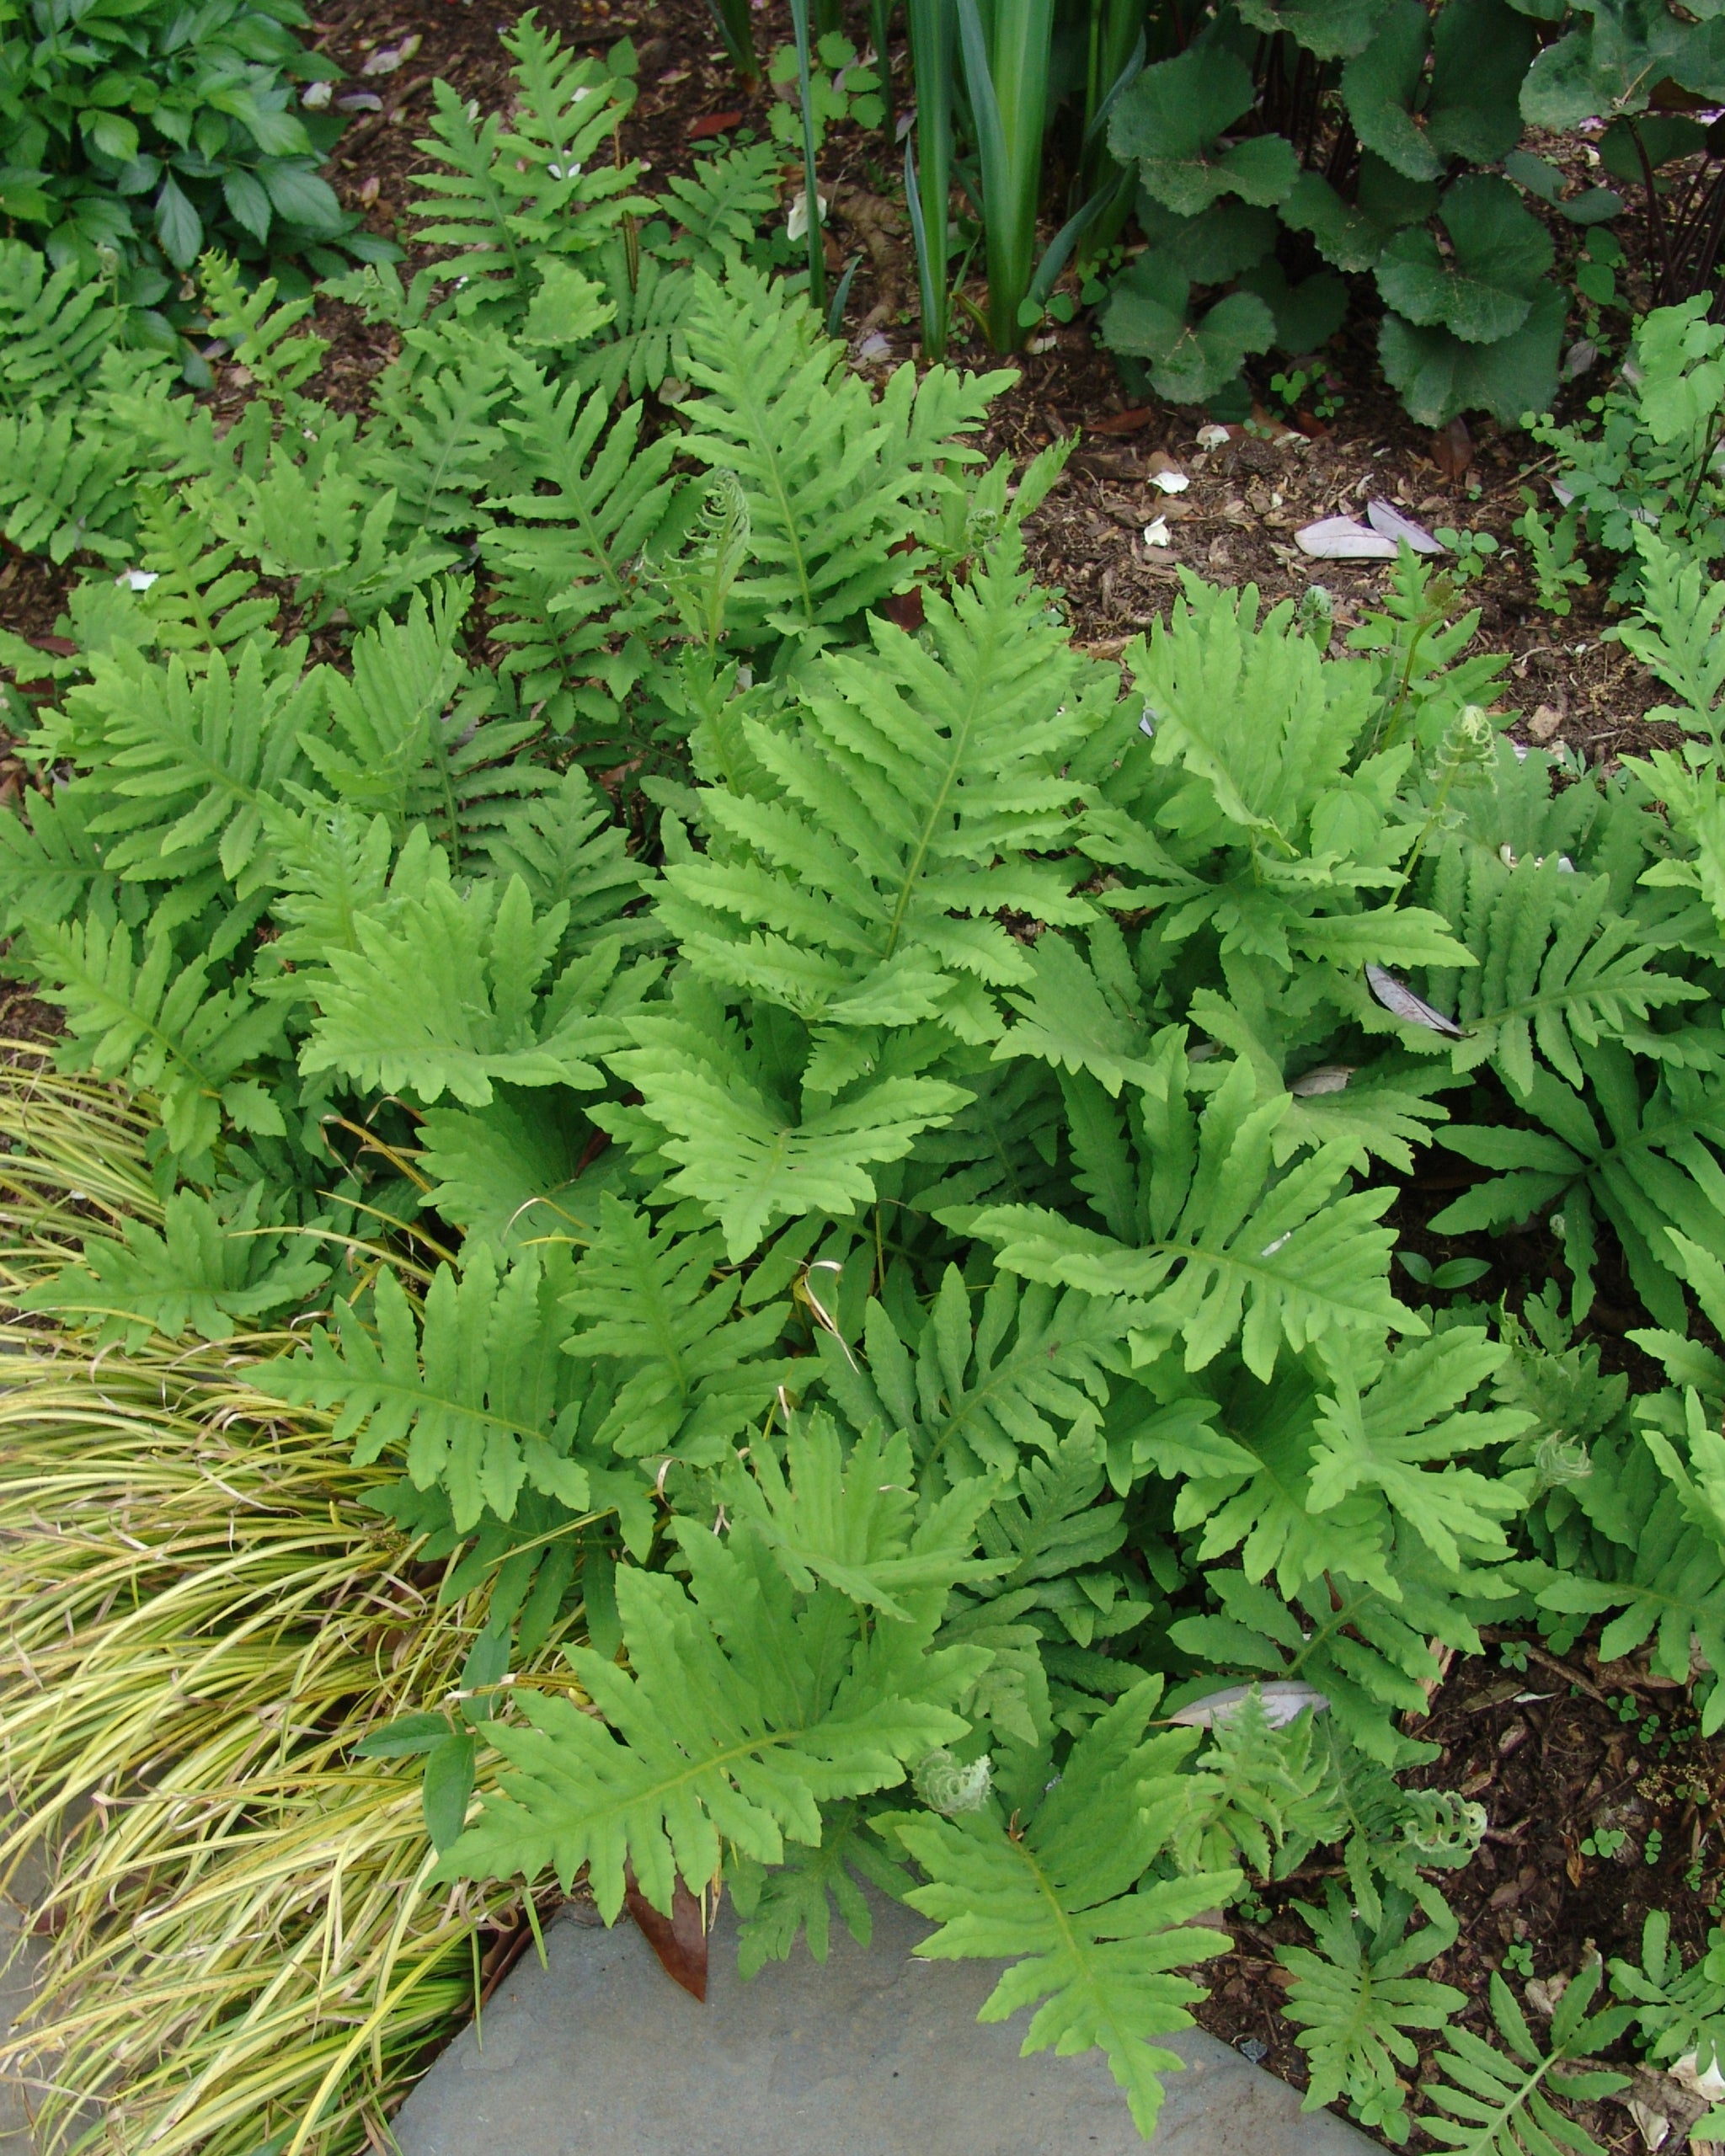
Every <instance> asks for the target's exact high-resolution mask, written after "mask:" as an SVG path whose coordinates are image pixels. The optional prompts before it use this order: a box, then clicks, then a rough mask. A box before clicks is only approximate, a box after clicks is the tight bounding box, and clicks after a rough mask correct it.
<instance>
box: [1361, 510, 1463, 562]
mask: <svg viewBox="0 0 1725 2156" xmlns="http://www.w3.org/2000/svg"><path fill="white" fill-rule="evenodd" d="M1365 520H1366V522H1367V523H1368V524H1369V525H1370V526H1371V528H1372V530H1373V531H1375V532H1376V533H1378V535H1379V536H1381V538H1385V539H1395V540H1402V539H1405V540H1406V541H1407V543H1408V545H1409V546H1410V547H1413V551H1414V552H1415V553H1416V554H1447V553H1448V552H1449V551H1450V550H1449V548H1448V547H1445V545H1444V543H1443V542H1442V541H1441V540H1438V539H1434V538H1433V536H1432V535H1431V534H1430V532H1429V531H1427V530H1426V528H1425V526H1423V524H1416V523H1415V522H1414V520H1413V518H1412V517H1411V516H1403V515H1402V512H1401V510H1399V509H1397V507H1396V504H1394V503H1393V502H1386V501H1380V500H1378V499H1375V498H1374V499H1372V500H1370V501H1369V502H1368V503H1367V504H1366V505H1365Z"/></svg>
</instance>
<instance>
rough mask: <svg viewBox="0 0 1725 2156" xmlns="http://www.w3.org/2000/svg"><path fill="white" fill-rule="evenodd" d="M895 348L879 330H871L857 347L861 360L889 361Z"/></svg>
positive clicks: (858, 356)
mask: <svg viewBox="0 0 1725 2156" xmlns="http://www.w3.org/2000/svg"><path fill="white" fill-rule="evenodd" d="M892 355H893V348H892V346H891V345H890V344H889V343H888V341H887V339H885V338H884V337H883V336H882V335H881V334H880V332H879V330H878V329H871V330H870V331H869V333H868V335H867V336H866V337H865V338H864V339H863V341H862V343H861V344H858V345H857V358H858V359H859V360H889V359H890V358H891V357H892Z"/></svg>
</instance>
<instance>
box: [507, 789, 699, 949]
mask: <svg viewBox="0 0 1725 2156" xmlns="http://www.w3.org/2000/svg"><path fill="white" fill-rule="evenodd" d="M628 846H629V840H628V833H627V832H626V831H624V830H622V829H621V828H620V827H619V826H618V825H617V824H615V823H613V822H612V821H611V804H610V803H609V802H607V801H606V798H605V797H604V795H603V794H602V793H601V792H600V791H599V789H598V788H597V787H595V785H594V783H593V782H592V781H591V779H590V778H589V777H588V776H587V774H586V773H585V771H583V770H582V769H581V768H580V766H579V765H575V766H571V768H570V769H569V770H568V771H565V772H564V773H563V776H562V777H561V778H560V779H559V780H558V782H557V784H556V786H555V787H553V789H552V790H551V791H549V792H545V793H542V794H541V795H540V796H539V797H538V798H537V799H536V800H531V801H527V802H524V803H522V804H521V806H520V807H518V808H515V809H510V811H509V812H508V813H507V814H505V816H504V818H503V819H502V821H501V823H500V824H499V825H497V827H496V828H495V829H494V830H493V831H492V832H491V833H490V835H489V836H488V837H487V838H486V839H485V841H484V847H485V855H486V859H487V862H488V863H489V868H490V872H491V873H492V874H493V875H494V877H495V878H497V880H498V881H499V883H506V882H508V880H509V879H510V878H511V877H519V878H520V879H521V882H522V883H524V884H525V885H526V891H527V896H528V897H529V898H530V899H531V900H532V902H533V905H534V908H535V910H536V911H541V912H549V911H550V910H551V908H552V907H553V906H554V905H566V906H567V907H568V908H569V921H568V925H567V926H566V927H565V928H564V930H563V950H564V951H565V952H566V953H576V952H581V951H590V950H591V949H592V948H593V947H594V945H595V943H597V942H600V941H601V939H602V938H606V937H616V939H617V941H618V942H621V943H624V944H629V943H635V942H646V941H649V939H651V938H653V937H654V936H655V935H656V934H657V931H656V930H655V928H654V925H653V923H652V921H649V920H648V919H645V918H639V919H637V920H633V921H631V920H628V919H627V918H626V917H625V915H624V912H623V909H624V908H625V907H626V906H628V905H631V904H633V901H634V900H636V899H638V898H640V897H641V896H642V894H644V892H645V891H646V890H648V889H649V888H650V887H651V884H652V882H653V872H652V870H651V869H649V868H647V867H644V866H643V865H642V864H641V863H640V862H638V861H633V860H632V859H631V858H630V857H629V851H628Z"/></svg>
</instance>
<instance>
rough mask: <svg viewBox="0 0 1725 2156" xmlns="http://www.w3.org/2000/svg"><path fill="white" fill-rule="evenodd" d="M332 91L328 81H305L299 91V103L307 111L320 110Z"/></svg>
mask: <svg viewBox="0 0 1725 2156" xmlns="http://www.w3.org/2000/svg"><path fill="white" fill-rule="evenodd" d="M331 94H332V92H331V89H330V86H329V84H328V83H307V85H306V87H305V88H304V89H302V91H301V92H300V103H301V104H302V105H304V107H305V108H306V109H307V112H322V111H323V108H324V106H325V105H326V104H328V102H329V99H330V97H331Z"/></svg>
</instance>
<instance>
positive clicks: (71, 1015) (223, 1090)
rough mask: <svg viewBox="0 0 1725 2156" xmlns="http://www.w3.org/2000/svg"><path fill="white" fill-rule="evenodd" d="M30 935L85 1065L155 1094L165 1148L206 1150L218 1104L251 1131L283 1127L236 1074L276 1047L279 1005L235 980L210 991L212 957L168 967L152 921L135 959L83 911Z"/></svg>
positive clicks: (125, 935) (165, 943)
mask: <svg viewBox="0 0 1725 2156" xmlns="http://www.w3.org/2000/svg"><path fill="white" fill-rule="evenodd" d="M29 943H30V965H31V969H32V970H33V972H34V973H35V975H36V977H37V978H38V979H40V982H41V983H42V990H41V993H42V995H44V997H45V999H46V1000H47V1001H49V1002H51V1003H57V1004H58V1005H59V1006H60V1007H61V1010H63V1011H65V1013H66V1022H67V1029H68V1031H69V1032H70V1033H71V1035H72V1039H73V1041H74V1042H75V1043H76V1044H77V1049H78V1050H79V1051H80V1053H81V1054H83V1057H84V1058H85V1059H87V1062H88V1068H89V1069H91V1070H94V1071H96V1072H97V1073H98V1074H99V1075H100V1076H102V1077H104V1078H120V1077H123V1078H125V1079H126V1082H127V1083H128V1084H129V1085H131V1086H134V1087H135V1088H136V1089H137V1090H138V1091H142V1092H147V1093H153V1094H154V1095H155V1096H156V1097H157V1099H158V1102H159V1104H160V1107H161V1112H162V1123H163V1130H164V1132H165V1133H166V1134H167V1138H168V1145H170V1146H171V1147H172V1148H173V1150H174V1152H175V1153H177V1154H179V1155H181V1156H182V1157H183V1158H184V1157H191V1156H197V1155H203V1154H205V1153H206V1152H207V1151H208V1150H209V1148H210V1147H211V1145H214V1143H215V1141H216V1136H217V1134H218V1133H219V1131H220V1129H221V1126H222V1117H223V1115H224V1114H226V1115H227V1117H228V1118H230V1119H231V1120H232V1122H234V1123H236V1124H238V1127H239V1128H240V1129H242V1130H248V1131H254V1132H256V1133H258V1134H260V1135H275V1136H280V1134H282V1133H283V1132H284V1131H285V1130H286V1124H285V1123H284V1122H283V1120H282V1116H281V1111H280V1108H279V1107H277V1105H276V1103H275V1101H274V1100H273V1099H272V1098H271V1097H270V1094H269V1093H268V1092H266V1091H265V1090H264V1087H263V1086H261V1085H260V1084H259V1081H257V1079H255V1078H253V1077H248V1076H243V1075H241V1074H242V1073H243V1071H244V1070H246V1069H247V1066H248V1065H251V1064H253V1063H256V1062H259V1061H261V1060H262V1059H264V1058H266V1057H268V1056H270V1055H271V1054H275V1053H276V1052H278V1051H279V1050H280V1046H281V1017H280V1012H279V1011H275V1010H274V1009H272V1008H271V1007H270V1006H269V1005H267V1004H259V1003H258V1002H256V1001H254V999H253V997H252V995H251V993H250V991H249V990H248V988H247V987H246V985H244V984H243V983H236V984H235V985H234V986H232V987H231V988H226V989H220V990H216V991H215V992H213V993H212V992H211V989H210V984H209V973H210V962H209V961H208V960H207V959H195V960H194V961H193V962H192V963H191V964H190V965H188V966H184V967H177V966H176V963H175V958H174V946H173V942H172V941H171V940H170V938H169V937H168V936H167V935H166V934H164V933H162V932H160V931H158V932H157V933H155V934H153V935H152V936H150V937H147V940H146V942H145V946H144V955H143V958H142V962H140V960H139V958H138V955H137V949H136V945H135V944H134V943H133V941H132V936H131V930H130V929H129V928H127V927H126V926H123V925H122V924H119V923H116V924H115V925H114V926H111V927H107V926H104V925H103V923H102V922H101V921H100V920H99V919H98V918H97V917H96V916H95V915H89V916H88V917H87V918H86V919H85V920H83V921H72V922H69V923H67V925H65V926H51V925H49V924H47V923H45V922H37V923H35V924H33V925H32V926H31V929H30V939H29Z"/></svg>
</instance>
